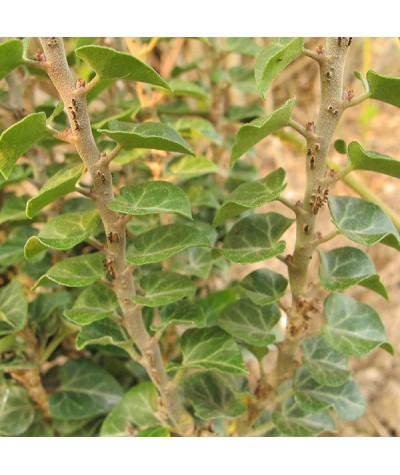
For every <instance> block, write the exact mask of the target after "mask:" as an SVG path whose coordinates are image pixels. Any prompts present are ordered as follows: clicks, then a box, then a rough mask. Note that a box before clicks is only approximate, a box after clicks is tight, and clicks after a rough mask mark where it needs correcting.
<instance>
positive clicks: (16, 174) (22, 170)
mask: <svg viewBox="0 0 400 475" xmlns="http://www.w3.org/2000/svg"><path fill="white" fill-rule="evenodd" d="M30 174H31V168H30V167H27V166H24V165H17V166H15V167H14V168H13V171H12V172H11V173H10V176H9V177H8V179H7V180H6V179H5V178H4V177H3V175H0V190H2V189H3V188H4V187H5V186H8V185H11V184H12V183H19V182H21V181H23V180H25V178H27V177H28V176H29V175H30Z"/></svg>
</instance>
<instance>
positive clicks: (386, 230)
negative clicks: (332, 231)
mask: <svg viewBox="0 0 400 475" xmlns="http://www.w3.org/2000/svg"><path fill="white" fill-rule="evenodd" d="M329 209H330V212H331V216H332V221H333V224H334V225H335V226H336V227H337V228H338V230H339V231H340V232H341V233H342V234H344V235H345V236H346V237H347V238H349V239H351V240H352V241H354V242H358V243H359V244H364V246H371V245H372V244H376V243H377V242H382V243H383V244H386V245H387V246H390V247H394V248H395V249H397V250H400V234H399V232H398V231H397V229H396V227H395V226H394V224H393V223H392V221H391V220H390V219H389V217H388V216H387V215H386V214H385V213H384V212H383V211H382V209H381V208H380V207H379V206H378V205H376V204H374V203H371V202H370V201H365V200H362V199H360V198H354V197H353V196H331V197H330V198H329Z"/></svg>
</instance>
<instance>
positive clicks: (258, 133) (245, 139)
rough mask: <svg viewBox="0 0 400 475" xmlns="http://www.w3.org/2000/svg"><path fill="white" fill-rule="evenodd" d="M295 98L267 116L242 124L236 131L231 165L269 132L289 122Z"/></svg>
mask: <svg viewBox="0 0 400 475" xmlns="http://www.w3.org/2000/svg"><path fill="white" fill-rule="evenodd" d="M294 103H295V99H289V100H287V101H286V102H285V103H284V104H283V105H282V106H281V107H279V109H276V110H275V111H274V112H272V113H271V114H269V115H267V116H266V117H260V118H259V119H255V120H253V121H252V122H249V123H248V124H245V125H242V127H240V129H239V130H238V131H237V132H236V135H235V142H234V144H233V149H232V155H231V167H233V165H234V164H235V163H236V161H237V160H238V158H240V157H241V156H242V155H243V154H244V153H245V152H247V150H249V149H250V148H251V147H253V145H255V144H256V143H258V142H260V140H262V139H264V138H265V137H267V136H268V135H269V134H272V133H274V132H276V131H277V130H279V129H281V128H282V127H285V126H287V125H288V124H289V121H290V117H291V115H292V110H293V106H294Z"/></svg>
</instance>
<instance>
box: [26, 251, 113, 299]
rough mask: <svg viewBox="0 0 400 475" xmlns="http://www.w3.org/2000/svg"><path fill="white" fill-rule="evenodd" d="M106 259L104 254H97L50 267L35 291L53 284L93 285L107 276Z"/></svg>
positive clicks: (78, 257) (79, 257)
mask: <svg viewBox="0 0 400 475" xmlns="http://www.w3.org/2000/svg"><path fill="white" fill-rule="evenodd" d="M104 258H105V256H104V254H103V253H102V252H95V253H93V254H82V255H81V256H77V257H69V258H67V259H64V260H62V261H60V262H57V264H54V266H53V267H50V269H49V270H48V271H47V272H46V274H45V275H43V276H42V277H40V279H39V280H38V281H37V282H36V284H35V286H34V287H33V290H35V289H36V288H37V287H39V286H41V285H47V284H50V283H52V282H55V283H57V284H60V285H65V286H67V287H86V286H87V285H90V284H93V283H94V282H96V281H97V280H100V279H101V278H103V277H104V275H105V269H104Z"/></svg>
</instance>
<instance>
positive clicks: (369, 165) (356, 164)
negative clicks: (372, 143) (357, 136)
mask: <svg viewBox="0 0 400 475" xmlns="http://www.w3.org/2000/svg"><path fill="white" fill-rule="evenodd" d="M348 156H349V160H350V163H351V164H352V166H353V168H354V169H355V170H369V171H373V172H378V173H383V174H384V175H389V176H393V177H395V178H400V160H396V159H394V158H392V157H389V156H388V155H382V154H381V153H377V152H372V151H370V150H364V149H363V148H362V147H361V145H360V144H359V143H358V142H351V143H350V144H349V146H348Z"/></svg>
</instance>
